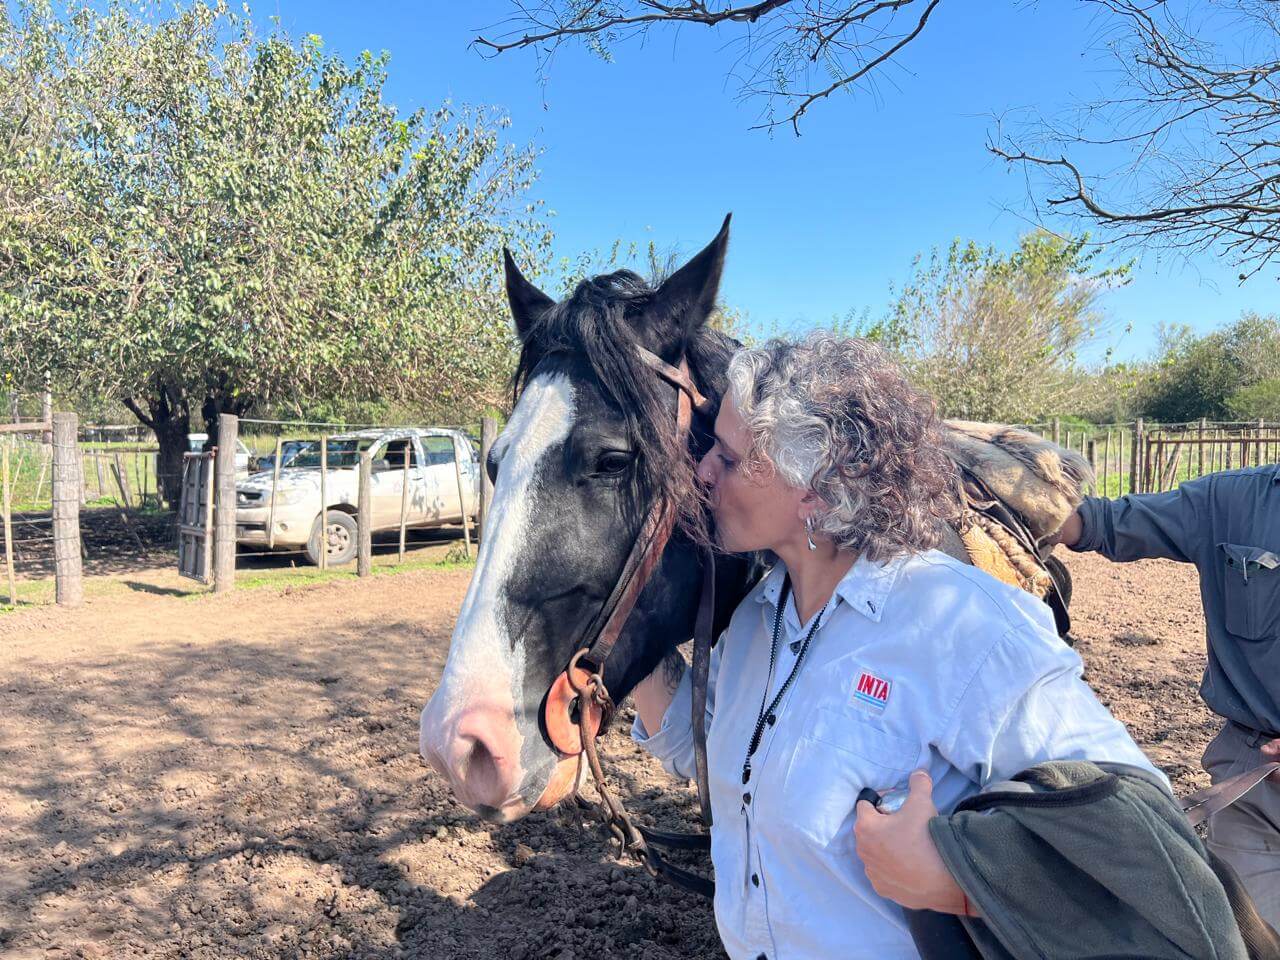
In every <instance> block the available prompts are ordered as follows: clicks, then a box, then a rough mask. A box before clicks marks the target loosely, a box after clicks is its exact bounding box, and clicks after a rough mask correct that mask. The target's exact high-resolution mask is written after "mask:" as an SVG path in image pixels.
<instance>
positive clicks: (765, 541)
mask: <svg viewBox="0 0 1280 960" xmlns="http://www.w3.org/2000/svg"><path fill="white" fill-rule="evenodd" d="M750 449H751V431H750V430H749V429H748V428H747V425H746V423H745V422H744V421H743V419H742V417H741V416H739V414H738V410H737V408H736V407H735V406H734V404H733V400H732V399H731V398H730V397H727V396H726V397H725V400H724V402H723V403H722V404H721V405H720V415H719V416H718V417H716V442H715V445H714V446H713V447H712V448H711V449H710V450H708V451H707V454H706V456H704V457H703V458H702V460H701V461H700V462H699V463H698V478H699V479H700V480H701V481H702V482H703V483H705V484H706V485H707V487H708V488H709V490H710V495H711V507H712V512H713V513H714V515H715V520H716V540H717V541H718V542H719V544H720V547H721V549H723V550H725V551H727V552H729V553H745V552H747V551H750V550H774V551H777V549H778V547H779V546H783V545H785V544H787V543H788V542H790V541H794V540H796V539H797V538H801V539H802V538H803V537H804V535H805V533H804V524H803V521H802V520H801V516H802V510H801V501H802V500H804V498H805V492H804V491H803V490H799V489H797V488H795V487H792V486H789V485H788V484H786V483H784V482H783V481H782V479H781V478H779V476H778V474H777V472H776V471H775V470H773V469H772V467H771V466H770V465H769V464H765V465H763V466H756V467H755V468H754V469H748V466H747V462H746V456H747V453H748V451H749V450H750Z"/></svg>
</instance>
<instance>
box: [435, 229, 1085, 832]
mask: <svg viewBox="0 0 1280 960" xmlns="http://www.w3.org/2000/svg"><path fill="white" fill-rule="evenodd" d="M728 226H729V221H728V218H726V220H725V223H724V226H723V227H722V228H721V230H720V233H719V234H718V235H717V236H716V238H715V240H713V241H712V243H711V244H710V245H709V246H708V247H707V248H706V249H704V250H703V251H702V252H700V253H699V254H697V256H695V257H694V258H693V259H692V260H690V261H689V263H687V264H686V265H685V266H683V267H682V268H681V269H680V270H678V271H677V272H676V273H674V274H673V275H672V276H671V277H670V278H669V279H668V280H666V281H665V282H663V283H662V284H661V285H660V286H658V287H656V288H654V287H652V286H650V285H649V284H648V283H646V282H645V281H644V280H643V279H641V278H640V277H639V276H637V275H636V274H634V273H631V272H630V271H619V272H616V273H612V274H608V275H605V276H600V277H595V278H593V279H590V280H586V281H583V282H582V283H581V284H579V285H578V287H577V288H576V289H575V290H574V292H573V294H572V295H571V296H570V297H568V298H567V299H565V300H564V301H562V302H560V303H556V302H554V301H553V300H552V299H551V298H550V297H548V296H546V295H545V294H544V293H542V292H541V291H540V290H538V289H537V288H536V287H534V286H533V285H532V284H530V283H529V282H528V281H527V280H526V279H525V278H524V277H523V276H522V275H521V274H520V271H519V269H518V268H517V267H516V265H515V263H514V262H513V261H512V259H511V257H510V256H509V255H508V256H507V258H506V281H507V294H508V298H509V300H510V304H511V312H512V316H513V317H514V319H515V325H516V331H517V333H518V335H519V337H520V341H521V353H520V361H519V365H518V367H517V372H516V381H515V383H516V390H517V402H516V405H515V409H514V411H513V413H512V417H511V419H510V421H509V422H508V423H507V425H506V428H505V429H504V430H503V432H502V434H501V436H500V437H499V438H498V441H497V442H496V443H495V444H494V447H493V451H492V453H491V455H490V457H489V462H488V463H487V464H486V465H485V466H486V469H487V470H488V471H489V473H490V476H491V477H492V478H493V480H494V491H493V502H492V507H491V508H490V510H489V512H488V514H487V516H486V522H485V531H484V538H483V540H482V543H481V547H480V553H479V557H478V560H477V566H476V572H475V575H474V576H473V577H472V580H471V585H470V587H469V589H468V591H467V596H466V599H465V600H464V602H463V605H462V610H461V612H460V613H459V616H458V621H457V624H456V626H455V627H454V631H453V638H452V641H451V645H450V648H449V657H448V661H447V663H446V665H445V669H444V674H443V676H442V677H441V681H440V686H439V687H438V689H437V690H436V692H435V694H434V695H433V696H432V697H431V700H430V701H429V702H428V704H427V705H426V708H425V709H424V710H423V712H422V721H421V731H420V749H421V751H422V755H423V756H424V757H425V758H426V759H427V760H428V761H429V762H430V763H431V765H432V766H433V767H434V768H435V769H436V770H438V771H439V772H440V773H441V774H442V775H443V776H444V777H445V778H446V779H447V780H448V781H449V783H450V785H451V786H452V788H453V790H454V792H455V793H456V795H457V796H458V798H459V799H460V800H461V801H462V802H463V803H465V804H467V806H469V807H471V808H472V809H474V810H476V811H477V812H479V813H481V814H482V815H484V816H486V817H489V818H491V819H495V820H501V821H511V820H515V819H518V818H519V817H521V816H524V815H525V814H526V813H528V812H530V811H531V810H535V809H545V808H547V807H550V806H552V805H554V804H556V803H558V802H560V801H561V800H563V799H565V798H566V797H568V796H570V795H571V794H572V793H573V792H574V790H575V788H576V786H577V784H578V783H579V781H580V779H581V777H582V766H583V763H582V756H581V750H582V738H581V737H580V734H581V731H580V729H579V727H578V726H577V724H578V722H579V720H584V721H585V722H587V723H589V724H590V725H591V726H592V727H593V728H594V727H595V726H596V725H598V724H599V723H600V722H601V715H600V713H599V711H596V710H593V709H590V708H587V707H580V706H579V704H578V703H577V698H576V697H575V695H574V691H573V689H572V687H571V685H570V684H569V683H568V676H569V670H568V667H569V664H570V660H571V658H573V657H574V654H575V652H577V651H581V650H583V649H584V648H590V647H592V646H593V644H595V643H596V641H597V638H598V637H600V636H602V635H603V634H604V633H606V632H609V631H610V630H611V629H612V630H614V631H615V633H616V642H612V640H613V636H612V635H611V637H610V640H611V643H606V644H604V645H603V646H604V647H605V648H606V650H607V653H606V656H605V662H604V663H595V664H594V665H593V666H594V668H602V669H600V673H601V674H602V675H603V677H604V678H605V679H606V680H607V683H608V691H609V693H610V695H611V696H612V699H613V701H614V702H621V701H622V699H623V698H624V697H625V696H626V695H627V694H628V693H629V692H630V691H631V690H632V689H633V688H634V687H635V685H636V684H637V683H639V681H640V680H641V679H643V678H644V677H645V676H647V675H648V674H649V673H650V672H651V671H652V670H653V669H654V668H655V667H657V665H658V664H659V662H660V661H661V660H662V659H663V658H664V657H666V656H668V655H670V654H671V653H672V652H673V651H674V650H675V647H676V646H677V645H678V644H679V643H682V642H684V641H686V640H688V639H689V638H690V637H691V636H692V635H693V632H694V621H695V617H696V615H697V608H698V600H699V595H700V588H701V586H702V583H703V576H702V573H703V567H704V562H705V556H706V555H705V552H704V547H705V543H706V524H707V517H706V512H705V504H704V501H703V498H702V496H701V494H700V491H699V489H698V486H697V481H696V479H695V477H694V465H695V464H696V462H697V460H698V458H700V457H701V456H702V455H703V454H704V453H705V452H706V450H707V449H708V448H709V447H710V445H711V431H712V427H713V424H714V417H715V410H716V408H717V407H718V405H719V401H720V397H721V396H722V394H723V391H724V387H725V382H724V374H725V370H726V368H727V366H728V361H729V357H730V356H731V355H732V352H733V349H734V348H735V347H736V343H735V342H734V341H732V340H730V339H729V338H727V337H725V336H724V335H723V334H721V333H720V332H718V331H716V330H713V329H711V328H710V327H708V326H707V323H706V321H707V319H708V317H709V316H710V314H711V312H712V310H713V308H714V305H715V301H716V294H717V291H718V288H719V283H720V275H721V272H722V269H723V265H724V258H725V252H726V249H727V246H728ZM681 383H683V385H684V386H683V388H682V387H681V386H680V384H681ZM682 397H683V398H690V397H692V398H694V399H695V402H694V405H693V409H692V410H690V408H689V404H688V402H687V399H682ZM703 397H705V400H706V403H705V404H701V403H698V402H697V401H701V400H702V399H703ZM682 404H684V406H682ZM682 417H683V419H681V418H682ZM685 420H687V421H688V423H687V426H686V425H685V423H684V421H685ZM950 447H951V451H952V453H953V455H954V457H955V459H956V460H957V463H958V464H959V466H960V467H961V471H962V475H963V477H964V479H965V483H966V491H967V492H968V494H969V496H970V500H971V503H972V504H973V505H974V506H975V507H980V508H981V509H984V510H986V511H987V513H985V514H979V513H972V514H971V515H970V517H971V520H972V522H969V523H967V524H966V525H965V526H964V527H963V528H962V529H961V530H960V531H958V532H957V534H956V535H955V536H952V537H950V538H949V540H948V542H947V543H946V544H944V547H943V549H948V550H949V552H952V553H955V554H956V555H957V556H959V557H960V558H961V559H964V560H967V561H968V560H972V559H974V558H980V559H981V565H982V566H983V567H984V569H988V570H991V571H992V572H994V573H996V574H997V575H998V576H1002V577H1003V578H1005V579H1008V580H1009V581H1010V582H1016V583H1018V584H1019V585H1021V586H1023V587H1025V588H1027V589H1030V590H1033V591H1035V592H1037V593H1039V594H1040V595H1041V596H1045V597H1046V599H1048V600H1051V601H1053V602H1054V604H1055V605H1056V606H1055V612H1056V613H1058V614H1059V626H1060V629H1061V630H1062V631H1063V632H1064V633H1065V630H1066V612H1065V604H1066V600H1067V598H1068V596H1069V580H1068V579H1067V578H1066V576H1065V571H1062V570H1061V569H1060V568H1059V567H1056V566H1055V565H1054V563H1053V561H1052V558H1048V561H1047V562H1046V560H1045V559H1044V558H1043V557H1042V556H1041V553H1042V551H1040V550H1039V549H1038V541H1039V540H1040V539H1041V538H1042V537H1044V536H1045V535H1046V534H1048V533H1050V532H1052V531H1054V530H1056V529H1057V528H1058V527H1059V526H1060V525H1061V523H1062V521H1063V520H1064V519H1065V518H1066V516H1067V514H1069V512H1070V510H1071V509H1073V507H1074V504H1075V503H1076V502H1078V500H1079V497H1080V488H1081V486H1082V485H1083V484H1084V483H1085V482H1087V481H1088V479H1089V470H1088V466H1087V465H1086V464H1085V463H1084V462H1083V461H1082V460H1081V458H1079V457H1077V456H1074V455H1070V454H1067V453H1066V451H1062V450H1061V449H1060V448H1057V447H1055V446H1054V445H1052V444H1048V443H1047V442H1045V441H1043V440H1040V439H1039V438H1037V437H1033V436H1031V435H1030V434H1026V433H1023V432H1021V431H1016V430H1010V429H1008V428H993V427H988V426H986V425H970V424H965V425H960V424H957V425H954V427H953V434H952V441H951V444H950ZM664 510H666V511H669V512H668V513H664V512H663V511H664ZM655 517H666V518H667V520H668V523H669V524H670V525H673V527H674V529H673V530H672V532H671V535H670V538H669V539H668V540H665V541H661V540H659V541H658V542H659V543H665V546H663V547H662V548H661V552H660V554H658V553H657V551H654V557H653V558H652V559H656V565H655V566H654V567H653V569H652V571H649V570H648V567H647V559H648V558H647V557H646V558H644V559H645V560H646V562H645V563H643V564H641V565H642V566H644V567H645V569H644V571H643V572H644V574H647V579H646V577H645V576H643V575H642V576H640V578H639V580H637V581H636V582H637V583H642V584H643V587H642V588H641V589H640V590H639V592H638V595H636V596H635V598H634V607H631V606H630V603H629V602H628V603H626V604H623V605H622V606H621V607H620V608H619V605H618V600H617V597H618V591H619V588H620V586H621V585H623V584H624V583H626V582H628V581H629V580H630V579H632V577H633V574H634V573H635V567H636V564H637V560H636V558H637V555H638V554H639V553H643V551H641V550H640V547H641V546H642V545H643V544H644V543H645V537H646V536H648V535H649V534H650V533H651V532H652V531H651V528H652V526H653V524H654V519H655ZM758 571H759V566H758V563H757V561H756V560H755V558H743V557H723V556H722V557H720V558H719V559H718V560H717V562H716V564H715V569H714V579H715V587H716V589H715V604H714V608H713V609H712V610H711V624H710V627H711V630H712V633H711V635H712V636H718V635H719V633H720V631H721V629H723V627H724V626H725V625H726V624H727V623H728V619H729V616H730V615H731V614H732V612H733V610H734V608H735V607H736V606H737V604H738V602H739V601H740V600H741V599H742V597H743V596H745V594H746V593H747V591H748V590H749V589H750V587H751V585H752V580H753V577H754V575H755V574H756V573H758ZM629 599H630V598H629ZM615 608H618V609H621V610H622V616H621V617H618V616H613V614H615V613H616V612H617V609H615ZM591 732H594V730H592V731H591Z"/></svg>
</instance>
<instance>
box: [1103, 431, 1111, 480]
mask: <svg viewBox="0 0 1280 960" xmlns="http://www.w3.org/2000/svg"><path fill="white" fill-rule="evenodd" d="M1102 495H1103V496H1104V497H1109V496H1111V428H1110V427H1107V435H1106V436H1105V437H1104V438H1103V440H1102Z"/></svg>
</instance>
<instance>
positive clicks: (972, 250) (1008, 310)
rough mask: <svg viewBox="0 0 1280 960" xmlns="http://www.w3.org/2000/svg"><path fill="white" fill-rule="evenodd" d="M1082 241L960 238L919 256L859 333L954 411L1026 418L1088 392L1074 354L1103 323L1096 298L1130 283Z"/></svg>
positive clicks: (1068, 405)
mask: <svg viewBox="0 0 1280 960" xmlns="http://www.w3.org/2000/svg"><path fill="white" fill-rule="evenodd" d="M1096 258H1097V252H1096V250H1091V249H1090V248H1089V246H1088V240H1087V238H1081V239H1077V240H1063V239H1061V238H1059V237H1056V236H1053V235H1052V234H1048V233H1043V232H1035V233H1031V234H1028V235H1027V236H1025V237H1023V238H1022V240H1021V241H1020V243H1019V245H1018V248H1017V249H1016V250H1014V251H1013V252H1012V253H1009V254H1000V253H999V252H997V251H996V250H995V249H994V248H990V247H980V246H978V245H977V244H976V243H973V242H971V241H970V242H967V243H964V242H961V241H958V240H957V241H956V242H955V243H953V244H952V245H951V247H950V249H948V250H947V252H946V253H945V255H944V254H942V253H940V252H939V251H937V250H934V251H933V253H932V254H931V255H930V256H929V257H928V258H927V259H926V258H917V260H916V264H915V267H914V270H913V273H912V276H911V277H910V279H909V280H908V282H907V284H906V285H905V286H904V287H903V289H902V290H901V292H900V293H899V294H898V296H897V299H896V302H895V303H894V305H893V307H892V309H891V310H890V312H889V313H888V315H887V316H885V317H883V318H881V319H879V320H877V321H874V322H871V323H867V322H866V321H863V322H862V323H860V324H858V327H859V329H858V332H860V333H862V334H864V335H867V336H871V337H873V338H875V339H877V340H879V341H880V342H882V343H883V344H884V345H885V347H886V348H888V349H890V350H892V351H894V352H895V353H897V354H898V355H899V356H900V357H901V358H902V359H903V362H904V364H905V365H906V366H907V368H908V370H909V372H910V373H911V375H912V378H913V379H914V380H915V382H916V383H918V384H919V385H920V386H921V387H924V388H925V389H927V390H929V391H930V392H931V393H932V394H933V395H934V396H935V397H936V398H937V400H938V402H939V404H940V406H941V408H942V410H943V412H944V413H945V414H946V415H947V416H950V417H959V418H963V419H971V420H993V421H1001V422H1023V423H1025V422H1032V421H1036V420H1038V419H1041V418H1043V417H1047V416H1050V415H1053V414H1057V413H1062V412H1066V411H1069V410H1073V409H1075V408H1076V407H1077V406H1078V405H1079V404H1080V403H1081V402H1082V401H1083V399H1084V397H1085V395H1086V394H1087V392H1088V386H1089V385H1088V382H1087V380H1086V378H1084V377H1082V376H1081V367H1080V365H1079V352H1080V350H1081V348H1082V347H1084V346H1085V345H1086V344H1088V343H1089V342H1091V341H1092V340H1093V339H1094V338H1095V337H1096V336H1097V335H1098V333H1099V332H1100V331H1101V329H1102V328H1103V326H1104V318H1103V316H1102V314H1101V313H1100V312H1099V311H1098V309H1097V301H1098V298H1099V297H1100V296H1101V295H1102V293H1103V292H1105V291H1106V290H1108V289H1111V288H1112V287H1115V286H1118V285H1121V284H1123V283H1125V282H1127V277H1128V271H1129V266H1128V265H1124V266H1121V267H1118V268H1102V267H1099V266H1098V265H1097V264H1096V262H1095V261H1096Z"/></svg>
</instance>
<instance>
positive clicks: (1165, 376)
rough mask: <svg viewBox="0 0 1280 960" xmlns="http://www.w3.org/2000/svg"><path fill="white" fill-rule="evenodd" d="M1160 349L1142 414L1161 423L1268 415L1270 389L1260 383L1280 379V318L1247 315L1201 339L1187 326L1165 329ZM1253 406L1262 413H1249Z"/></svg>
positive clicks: (1147, 386) (1143, 402)
mask: <svg viewBox="0 0 1280 960" xmlns="http://www.w3.org/2000/svg"><path fill="white" fill-rule="evenodd" d="M1158 350H1159V354H1158V359H1157V362H1156V369H1155V372H1154V374H1153V376H1152V377H1151V379H1150V380H1149V382H1148V383H1147V385H1146V387H1145V388H1144V390H1143V391H1142V397H1141V407H1142V411H1143V415H1144V416H1146V417H1149V418H1151V419H1153V420H1156V421H1159V422H1162V423H1186V422H1189V421H1192V420H1198V419H1199V418H1200V417H1207V418H1209V419H1211V420H1229V419H1232V418H1233V417H1237V416H1241V417H1244V418H1245V419H1250V420H1252V419H1256V418H1257V417H1265V416H1268V414H1267V413H1266V412H1265V403H1266V399H1267V396H1268V394H1267V389H1268V388H1267V387H1266V386H1261V385H1264V384H1266V383H1268V382H1269V381H1273V380H1276V379H1280V316H1260V315H1258V314H1255V313H1246V314H1245V315H1244V316H1242V317H1241V318H1240V319H1239V320H1237V321H1236V322H1235V323H1234V324H1232V325H1231V326H1229V327H1226V328H1224V329H1222V330H1216V331H1214V332H1213V333H1210V334H1208V335H1206V336H1203V337H1196V336H1195V335H1194V334H1193V333H1192V331H1191V330H1190V329H1189V328H1186V327H1176V328H1167V329H1166V330H1164V331H1162V335H1161V341H1160V345H1159V348H1158ZM1255 404H1263V405H1264V412H1262V413H1253V412H1252V411H1254V410H1255V409H1257V407H1256V406H1255ZM1246 411H1247V412H1246Z"/></svg>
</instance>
